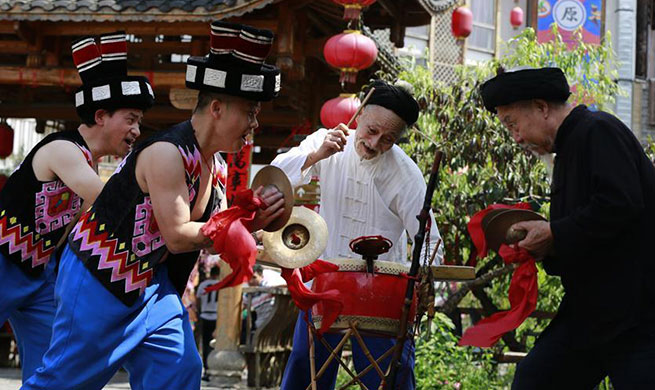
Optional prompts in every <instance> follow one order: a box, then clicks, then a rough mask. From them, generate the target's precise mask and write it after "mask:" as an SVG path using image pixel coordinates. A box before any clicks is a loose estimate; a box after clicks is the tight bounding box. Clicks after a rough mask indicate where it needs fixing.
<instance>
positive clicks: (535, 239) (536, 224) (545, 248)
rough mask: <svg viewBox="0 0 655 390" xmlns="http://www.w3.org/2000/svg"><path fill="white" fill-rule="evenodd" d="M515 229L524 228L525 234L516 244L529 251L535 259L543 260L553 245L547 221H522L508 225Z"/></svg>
mask: <svg viewBox="0 0 655 390" xmlns="http://www.w3.org/2000/svg"><path fill="white" fill-rule="evenodd" d="M510 229H515V230H525V231H526V232H527V235H526V236H525V238H524V239H523V240H521V241H519V242H518V243H517V244H516V245H518V246H519V247H520V248H523V249H525V250H527V251H528V252H530V254H531V255H532V256H534V259H535V260H543V258H544V257H546V254H548V252H549V251H550V249H551V248H552V246H553V233H552V232H551V231H550V223H549V222H547V221H523V222H518V223H515V224H514V225H512V226H511V227H510Z"/></svg>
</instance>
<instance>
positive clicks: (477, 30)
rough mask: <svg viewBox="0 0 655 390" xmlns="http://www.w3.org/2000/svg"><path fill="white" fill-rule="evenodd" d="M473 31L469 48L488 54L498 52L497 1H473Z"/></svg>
mask: <svg viewBox="0 0 655 390" xmlns="http://www.w3.org/2000/svg"><path fill="white" fill-rule="evenodd" d="M471 12H472V13H473V31H471V35H470V36H469V37H468V46H469V48H471V49H474V50H480V51H484V52H487V53H491V54H493V53H495V51H496V0H471Z"/></svg>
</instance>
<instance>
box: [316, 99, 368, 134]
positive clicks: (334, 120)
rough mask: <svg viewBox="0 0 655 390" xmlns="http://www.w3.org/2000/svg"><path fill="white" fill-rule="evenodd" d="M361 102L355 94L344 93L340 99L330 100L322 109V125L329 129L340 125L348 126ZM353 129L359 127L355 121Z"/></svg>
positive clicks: (352, 125)
mask: <svg viewBox="0 0 655 390" xmlns="http://www.w3.org/2000/svg"><path fill="white" fill-rule="evenodd" d="M360 104H361V102H360V101H359V99H358V98H357V97H356V96H355V94H349V93H342V94H341V95H339V97H335V98H333V99H330V100H328V101H327V102H325V103H324V104H323V107H321V123H323V126H325V127H326V128H328V129H333V128H335V127H337V125H338V124H339V123H344V124H347V123H348V121H349V120H350V118H352V116H353V115H355V112H357V109H358V108H359V105H360ZM350 127H351V128H355V127H357V121H354V122H353V123H352V124H351V125H350Z"/></svg>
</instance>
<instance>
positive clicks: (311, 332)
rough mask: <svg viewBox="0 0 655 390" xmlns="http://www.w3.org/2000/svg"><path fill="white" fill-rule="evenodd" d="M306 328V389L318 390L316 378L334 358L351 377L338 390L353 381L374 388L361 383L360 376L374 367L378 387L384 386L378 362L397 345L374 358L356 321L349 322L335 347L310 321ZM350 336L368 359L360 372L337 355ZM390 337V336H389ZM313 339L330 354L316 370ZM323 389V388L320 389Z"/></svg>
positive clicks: (364, 386)
mask: <svg viewBox="0 0 655 390" xmlns="http://www.w3.org/2000/svg"><path fill="white" fill-rule="evenodd" d="M307 328H308V332H307V334H308V337H309V366H310V373H311V383H310V384H309V385H308V386H307V388H306V390H310V389H311V390H319V389H318V387H317V381H318V379H319V378H320V377H321V376H322V375H323V373H324V372H325V370H326V369H327V368H328V366H329V365H330V363H332V360H336V361H337V363H339V365H340V366H341V367H343V369H344V370H345V371H346V372H347V373H348V375H350V377H351V378H352V379H351V380H350V381H349V382H348V383H346V384H345V385H343V386H341V387H340V388H339V390H343V389H346V388H348V386H351V385H353V384H355V383H357V384H358V385H359V387H360V389H362V390H375V389H369V388H368V387H366V385H364V383H362V381H361V377H362V376H364V375H366V374H367V373H368V372H369V371H371V370H373V369H375V371H376V372H377V374H378V375H379V376H380V379H381V382H380V387H379V389H382V388H383V387H384V378H385V377H386V373H385V372H383V371H382V368H380V362H381V361H383V360H384V359H386V358H387V357H389V356H391V354H392V353H393V352H394V351H395V349H396V348H397V347H398V345H394V346H392V347H391V348H389V349H388V350H387V351H386V352H385V353H383V354H382V355H381V356H380V357H379V358H377V359H374V358H373V355H371V352H370V351H369V350H368V348H367V347H366V344H365V343H364V339H362V335H361V334H360V332H359V329H357V321H354V322H350V326H349V329H348V330H346V331H345V333H344V332H340V333H343V336H342V338H341V340H340V341H339V343H338V344H337V346H336V347H334V348H332V346H331V345H330V343H328V342H327V341H325V339H324V338H323V337H321V336H319V335H318V332H317V330H316V327H315V326H314V324H313V323H311V321H310V322H309V323H308V325H307ZM351 336H354V337H355V339H356V340H357V343H358V344H359V346H360V347H361V348H362V351H363V352H364V355H365V356H366V358H367V359H368V361H369V365H368V366H367V367H366V368H365V369H363V370H362V371H361V372H359V373H357V374H355V373H354V372H352V370H351V369H350V368H348V365H347V364H346V362H344V361H343V359H342V358H341V356H339V352H340V351H341V349H342V348H343V346H344V345H345V344H346V342H347V341H348V340H349V339H350V337H351ZM390 337H391V336H390ZM314 339H318V340H320V342H321V343H322V344H323V346H324V347H325V348H326V349H327V350H328V352H329V353H330V356H328V358H327V359H326V360H325V363H323V365H322V366H321V368H320V369H319V370H318V372H316V357H315V351H314ZM320 390H323V389H320Z"/></svg>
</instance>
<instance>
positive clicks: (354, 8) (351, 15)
mask: <svg viewBox="0 0 655 390" xmlns="http://www.w3.org/2000/svg"><path fill="white" fill-rule="evenodd" d="M332 1H334V2H335V3H337V4H340V5H342V6H343V7H344V10H343V18H344V19H346V20H352V19H358V18H359V15H360V14H361V12H362V8H364V7H368V6H369V5H371V4H373V3H375V1H376V0H332Z"/></svg>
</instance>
